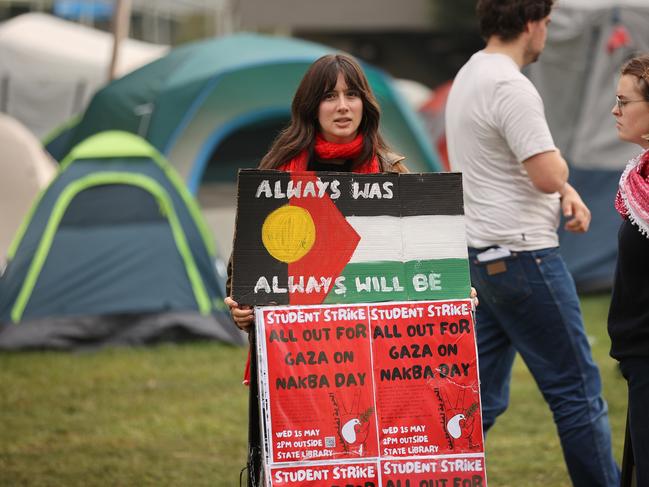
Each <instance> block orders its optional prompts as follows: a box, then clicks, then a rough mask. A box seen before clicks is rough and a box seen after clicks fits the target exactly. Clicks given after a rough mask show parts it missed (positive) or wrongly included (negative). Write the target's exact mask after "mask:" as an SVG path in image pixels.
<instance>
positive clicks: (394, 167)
mask: <svg viewBox="0 0 649 487" xmlns="http://www.w3.org/2000/svg"><path fill="white" fill-rule="evenodd" d="M378 158H379V162H380V165H381V172H398V173H407V172H408V168H407V167H406V165H405V164H404V161H405V159H406V156H403V155H401V154H397V153H396V152H392V151H389V150H386V151H382V152H379V154H378Z"/></svg>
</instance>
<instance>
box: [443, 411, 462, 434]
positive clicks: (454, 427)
mask: <svg viewBox="0 0 649 487" xmlns="http://www.w3.org/2000/svg"><path fill="white" fill-rule="evenodd" d="M463 419H465V417H464V414H456V415H455V416H453V417H452V418H451V419H449V420H448V423H446V431H448V434H449V435H451V436H452V437H453V438H455V439H456V440H457V439H458V438H459V437H460V436H462V427H461V426H460V421H461V420H463Z"/></svg>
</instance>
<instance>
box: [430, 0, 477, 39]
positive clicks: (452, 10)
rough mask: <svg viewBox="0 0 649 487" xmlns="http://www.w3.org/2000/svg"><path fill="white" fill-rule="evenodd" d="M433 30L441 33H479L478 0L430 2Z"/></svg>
mask: <svg viewBox="0 0 649 487" xmlns="http://www.w3.org/2000/svg"><path fill="white" fill-rule="evenodd" d="M428 1H429V2H430V12H431V17H432V25H433V29H434V30H436V31H441V32H477V31H478V21H477V19H476V16H475V7H476V3H477V2H476V0H428Z"/></svg>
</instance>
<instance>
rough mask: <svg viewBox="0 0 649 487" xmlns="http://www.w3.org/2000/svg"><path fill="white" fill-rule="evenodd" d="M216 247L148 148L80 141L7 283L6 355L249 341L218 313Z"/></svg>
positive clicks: (25, 231)
mask: <svg viewBox="0 0 649 487" xmlns="http://www.w3.org/2000/svg"><path fill="white" fill-rule="evenodd" d="M213 252H214V249H213V242H212V241H211V238H210V237H209V234H208V232H207V230H206V228H205V224H204V223H203V220H202V216H201V214H200V212H199V210H198V207H197V205H196V203H195V201H194V200H193V198H192V197H191V195H190V194H189V192H188V191H187V189H186V188H185V186H184V185H183V184H182V181H181V180H180V178H179V177H178V175H177V173H176V172H175V170H174V169H173V168H172V167H171V166H170V165H169V164H168V163H167V161H166V160H165V159H164V158H163V157H162V156H161V155H160V154H159V152H158V151H156V150H155V149H154V148H153V147H152V146H151V145H150V144H149V143H147V142H146V141H144V140H143V139H141V138H140V137H138V136H135V135H133V134H129V133H126V132H118V131H113V132H104V133H100V134H97V135H94V136H92V137H90V138H88V139H87V140H85V141H84V142H82V143H81V144H79V145H78V146H76V147H75V148H74V149H73V150H72V151H71V152H70V154H69V155H68V156H67V158H66V159H64V161H63V162H62V163H61V168H60V171H59V174H58V175H57V177H56V178H55V179H54V180H53V181H52V182H51V183H50V185H49V186H48V187H47V188H46V189H45V190H44V191H43V192H42V193H41V195H40V196H39V198H38V200H37V201H36V203H35V204H34V207H33V208H32V211H31V213H30V214H29V215H28V217H27V218H26V219H25V220H24V221H23V225H22V227H21V228H20V229H19V230H18V233H17V235H16V239H15V240H14V242H13V243H12V246H11V247H10V249H9V252H8V264H7V267H6V269H5V272H4V273H3V274H2V275H1V276H0V349H22V348H61V349H67V348H78V347H80V346H84V347H86V346H91V347H96V346H101V345H104V344H129V345H133V344H142V343H151V342H158V341H166V340H172V341H180V340H185V339H217V340H222V341H226V342H229V343H242V337H241V335H240V334H239V333H238V331H236V330H235V328H234V327H233V325H232V324H231V323H230V321H229V315H228V314H226V313H225V312H224V311H222V309H223V308H224V305H223V301H222V299H223V290H222V289H220V288H219V283H218V280H217V277H216V273H215V270H214V265H213V259H214V253H213Z"/></svg>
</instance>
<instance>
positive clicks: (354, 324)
mask: <svg viewBox="0 0 649 487" xmlns="http://www.w3.org/2000/svg"><path fill="white" fill-rule="evenodd" d="M256 333H257V337H256V338H257V345H258V350H257V356H258V360H259V390H260V396H261V402H262V405H263V406H264V407H262V411H263V421H262V423H263V431H262V437H263V444H264V464H265V467H266V469H267V479H268V481H267V482H268V483H267V485H272V486H291V487H297V486H309V485H314V486H315V485H318V486H331V487H333V486H347V485H353V486H357V485H362V486H367V487H369V486H372V487H378V486H389V485H391V486H394V487H396V486H400V487H405V486H409V485H411V486H413V487H414V486H415V485H417V486H419V485H425V486H427V485H431V486H436V487H437V486H448V487H450V486H454V485H458V486H465V485H466V486H484V485H486V473H485V469H484V447H483V441H482V422H481V417H480V397H479V381H478V370H477V359H476V344H475V330H474V326H473V319H472V313H471V302H470V301H469V300H452V301H424V302H394V303H375V304H341V305H315V306H291V307H260V308H257V312H256ZM434 482H437V483H434Z"/></svg>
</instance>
